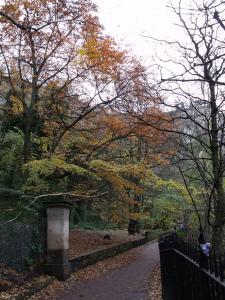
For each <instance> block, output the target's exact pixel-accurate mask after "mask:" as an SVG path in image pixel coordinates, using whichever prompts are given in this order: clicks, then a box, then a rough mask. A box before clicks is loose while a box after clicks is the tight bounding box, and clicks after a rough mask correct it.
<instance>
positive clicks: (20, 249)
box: [0, 223, 44, 272]
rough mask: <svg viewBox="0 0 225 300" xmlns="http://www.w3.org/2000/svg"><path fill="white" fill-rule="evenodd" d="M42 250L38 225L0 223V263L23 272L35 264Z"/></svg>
mask: <svg viewBox="0 0 225 300" xmlns="http://www.w3.org/2000/svg"><path fill="white" fill-rule="evenodd" d="M43 252H44V248H43V244H42V239H41V236H40V230H39V226H38V225H36V224H21V223H0V264H3V265H6V266H9V267H11V268H13V269H15V270H16V271H18V272H23V271H24V270H26V269H28V268H29V267H30V266H31V265H32V264H36V263H37V260H38V258H39V257H42V256H43Z"/></svg>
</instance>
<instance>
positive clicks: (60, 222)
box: [45, 196, 72, 280]
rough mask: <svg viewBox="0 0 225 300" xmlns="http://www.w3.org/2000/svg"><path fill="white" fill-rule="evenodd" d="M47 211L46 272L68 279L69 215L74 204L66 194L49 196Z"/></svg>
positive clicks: (46, 202) (61, 278) (60, 278)
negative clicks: (68, 199)
mask: <svg viewBox="0 0 225 300" xmlns="http://www.w3.org/2000/svg"><path fill="white" fill-rule="evenodd" d="M45 205H46V210H47V211H46V212H47V260H46V265H45V270H46V273H47V274H49V275H54V276H56V277H57V278H58V279H59V280H66V279H67V278H68V277H69V275H70V263H69V215H70V209H71V207H72V204H71V203H70V202H69V201H67V200H66V197H65V196H57V197H56V196H54V197H49V198H48V200H47V201H45Z"/></svg>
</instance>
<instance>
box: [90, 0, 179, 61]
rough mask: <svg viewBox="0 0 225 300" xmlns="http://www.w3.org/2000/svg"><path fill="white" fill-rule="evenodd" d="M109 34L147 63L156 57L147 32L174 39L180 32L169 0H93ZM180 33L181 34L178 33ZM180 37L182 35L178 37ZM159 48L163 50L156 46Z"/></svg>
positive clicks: (158, 36)
mask: <svg viewBox="0 0 225 300" xmlns="http://www.w3.org/2000/svg"><path fill="white" fill-rule="evenodd" d="M92 1H93V2H94V3H95V4H97V6H98V11H99V13H98V16H99V19H100V22H101V24H102V25H103V26H104V28H105V31H106V33H107V34H109V35H111V36H113V37H114V38H115V40H116V42H117V43H118V44H122V45H125V46H126V47H127V48H128V49H131V51H132V52H133V54H136V55H137V56H141V57H143V60H144V61H146V63H147V62H150V61H151V58H152V56H154V54H155V53H154V51H155V50H154V47H153V45H152V41H151V40H150V39H147V38H144V37H143V36H141V35H142V34H143V35H147V36H149V35H150V36H154V37H157V38H164V39H165V38H169V39H173V38H174V35H177V33H178V32H179V31H178V30H176V28H175V26H174V25H173V22H175V21H176V18H175V17H174V14H173V13H172V12H171V11H170V9H169V8H168V7H167V4H168V0H139V1H137V0H92ZM178 34H179V33H178ZM176 38H178V37H177V36H176ZM156 51H160V50H159V49H156Z"/></svg>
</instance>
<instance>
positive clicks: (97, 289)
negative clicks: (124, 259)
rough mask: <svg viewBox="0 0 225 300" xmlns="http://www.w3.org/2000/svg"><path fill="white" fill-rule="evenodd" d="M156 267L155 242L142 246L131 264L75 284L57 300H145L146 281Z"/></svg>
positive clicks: (157, 257)
mask: <svg viewBox="0 0 225 300" xmlns="http://www.w3.org/2000/svg"><path fill="white" fill-rule="evenodd" d="M157 263H159V252H158V245H157V243H156V242H152V243H148V244H146V245H145V246H144V249H143V251H141V253H140V255H139V256H138V258H137V259H136V260H134V261H132V262H131V263H130V264H128V265H126V266H124V267H122V268H118V269H116V270H113V271H110V272H109V273H107V274H105V275H103V276H101V277H99V278H96V279H92V280H87V281H84V282H80V283H77V284H75V285H74V286H73V287H72V288H70V289H69V290H66V291H64V292H63V294H61V295H60V297H59V298H58V299H60V300H78V299H79V300H81V299H82V300H147V299H149V297H148V290H147V286H146V285H147V284H146V283H147V279H148V277H149V275H150V272H151V270H152V269H153V268H154V266H155V265H156V264H157Z"/></svg>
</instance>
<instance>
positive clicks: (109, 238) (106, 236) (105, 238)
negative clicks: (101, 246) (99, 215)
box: [103, 234, 111, 240]
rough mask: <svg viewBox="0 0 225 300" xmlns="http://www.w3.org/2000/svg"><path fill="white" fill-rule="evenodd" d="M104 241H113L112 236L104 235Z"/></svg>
mask: <svg viewBox="0 0 225 300" xmlns="http://www.w3.org/2000/svg"><path fill="white" fill-rule="evenodd" d="M103 239H104V240H111V236H110V235H109V234H106V235H104V237H103Z"/></svg>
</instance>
